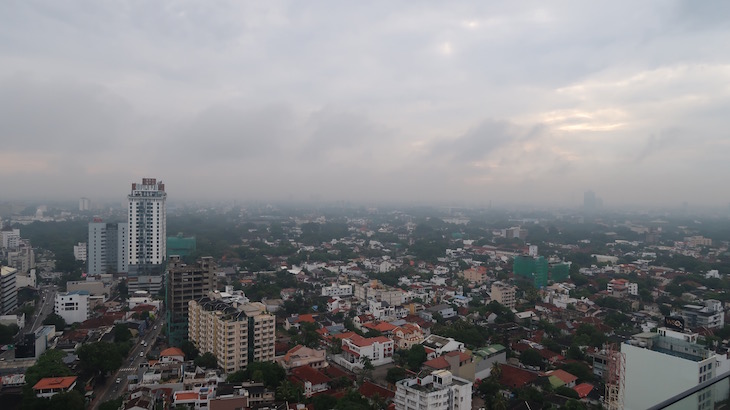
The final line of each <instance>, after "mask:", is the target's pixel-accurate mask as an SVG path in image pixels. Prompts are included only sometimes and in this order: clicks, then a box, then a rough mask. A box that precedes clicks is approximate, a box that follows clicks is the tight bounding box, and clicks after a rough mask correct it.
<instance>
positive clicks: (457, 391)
mask: <svg viewBox="0 0 730 410" xmlns="http://www.w3.org/2000/svg"><path fill="white" fill-rule="evenodd" d="M472 385H473V384H472V382H470V381H468V380H466V379H462V378H460V377H455V376H454V375H453V374H451V372H449V371H448V370H437V371H435V372H432V373H431V374H429V375H427V376H425V377H417V378H413V379H404V380H401V381H399V382H398V383H396V388H397V389H396V392H395V408H396V410H471V396H472V391H471V390H472Z"/></svg>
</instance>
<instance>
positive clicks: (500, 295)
mask: <svg viewBox="0 0 730 410" xmlns="http://www.w3.org/2000/svg"><path fill="white" fill-rule="evenodd" d="M516 294H517V291H516V289H515V287H514V286H510V285H508V284H506V283H502V282H494V283H493V284H492V293H491V295H490V296H491V297H492V300H494V301H496V302H499V303H500V304H502V305H504V306H506V307H507V308H509V309H514V308H515V295H516Z"/></svg>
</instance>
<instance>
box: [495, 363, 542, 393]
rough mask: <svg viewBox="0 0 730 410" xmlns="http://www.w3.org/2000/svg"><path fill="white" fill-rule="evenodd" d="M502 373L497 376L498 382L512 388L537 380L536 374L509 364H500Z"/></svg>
mask: <svg viewBox="0 0 730 410" xmlns="http://www.w3.org/2000/svg"><path fill="white" fill-rule="evenodd" d="M499 368H500V369H501V371H502V374H501V375H500V376H499V384H501V385H503V386H508V387H512V388H518V387H524V386H525V385H527V384H529V383H532V382H534V381H535V380H537V374H535V373H532V372H528V371H527V370H523V369H520V368H517V367H514V366H510V365H506V364H503V365H500V366H499Z"/></svg>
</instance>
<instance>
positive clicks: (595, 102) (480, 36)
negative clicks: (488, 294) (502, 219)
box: [0, 1, 730, 207]
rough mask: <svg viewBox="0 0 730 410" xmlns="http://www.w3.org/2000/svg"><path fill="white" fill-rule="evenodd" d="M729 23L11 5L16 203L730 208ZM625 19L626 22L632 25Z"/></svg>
mask: <svg viewBox="0 0 730 410" xmlns="http://www.w3.org/2000/svg"><path fill="white" fill-rule="evenodd" d="M729 7H730V6H728V5H727V4H726V3H723V2H719V1H713V2H702V3H699V4H698V3H696V2H688V1H674V2H658V1H657V2H644V3H641V4H635V3H629V2H611V3H584V2H566V3H561V4H545V3H544V2H528V3H520V4H519V5H517V4H499V3H497V4H482V3H472V4H468V3H467V4H460V5H458V6H454V5H446V4H438V3H430V4H422V3H421V4H407V3H406V4H392V3H372V4H360V5H356V4H348V5H342V4H333V3H329V2H316V3H306V4H304V3H301V4H300V3H278V2H267V3H265V4H256V3H237V2H233V3H226V2H221V3H215V4H205V5H189V4H184V3H179V2H156V3H154V4H139V5H129V6H128V7H125V8H124V9H122V8H118V7H114V6H113V5H106V4H101V3H99V4H81V3H78V4H74V3H64V4H63V5H59V4H55V3H53V2H45V3H44V2H40V3H33V4H31V3H14V4H5V5H0V27H2V28H1V29H0V50H2V53H0V108H1V109H0V138H2V141H3V142H4V147H3V148H4V149H3V151H2V153H0V170H2V172H0V183H2V185H3V187H5V188H6V189H5V190H4V194H5V195H4V198H8V199H46V200H47V199H63V200H78V198H80V197H88V198H92V200H98V199H99V198H101V199H104V200H109V199H114V198H117V197H118V194H117V193H118V192H120V191H121V190H123V189H124V187H125V186H126V185H127V183H128V181H130V180H140V179H141V178H143V177H145V176H147V175H156V176H158V177H160V178H162V179H163V180H164V181H165V182H166V183H167V184H168V185H169V187H170V189H171V190H172V192H175V199H177V200H199V199H211V198H220V199H223V200H228V199H240V200H288V199H293V200H304V201H308V200H312V199H322V200H326V201H338V200H345V201H354V202H367V201H375V202H387V201H393V202H421V203H448V202H452V201H453V202H467V203H475V204H479V203H481V204H486V203H488V202H490V201H494V202H495V203H502V204H504V203H526V204H538V205H539V204H544V205H573V206H578V205H579V204H580V203H581V202H582V199H583V195H584V192H585V191H588V190H591V191H594V192H596V194H597V195H599V196H600V197H601V198H602V199H603V200H604V205H605V206H607V207H609V206H617V205H629V204H631V205H676V206H679V205H680V204H682V203H683V202H685V201H686V202H689V203H690V204H693V205H699V206H706V205H709V206H724V207H727V204H728V203H729V202H730V193H728V192H726V191H725V190H721V189H717V188H716V186H722V184H723V182H724V178H723V177H724V176H725V175H727V174H728V173H730V161H728V159H730V158H729V155H730V150H728V143H729V142H730V140H728V138H727V136H726V131H725V130H726V129H727V128H728V120H727V119H726V116H725V115H724V113H725V110H724V108H725V107H726V106H727V105H728V103H729V102H730V91H728V90H727V87H725V84H727V81H728V77H729V76H730V69H729V67H730V61H729V57H727V56H726V55H725V53H722V51H721V50H723V49H724V40H723V39H724V38H727V35H728V28H727V26H726V25H724V24H723V23H724V21H726V20H725V18H724V17H725V16H727V15H728V12H729V11H730V9H729ZM627 17H630V18H627Z"/></svg>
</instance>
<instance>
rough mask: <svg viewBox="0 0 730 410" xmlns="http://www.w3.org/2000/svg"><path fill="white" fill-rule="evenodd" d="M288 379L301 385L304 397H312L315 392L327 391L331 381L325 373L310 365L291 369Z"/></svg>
mask: <svg viewBox="0 0 730 410" xmlns="http://www.w3.org/2000/svg"><path fill="white" fill-rule="evenodd" d="M290 380H291V381H292V382H293V383H296V384H299V385H301V386H302V388H303V390H304V396H305V397H312V396H313V395H315V394H317V393H321V392H323V391H327V390H328V389H329V383H330V381H331V380H330V378H329V377H327V375H325V374H324V373H322V372H320V371H319V370H317V369H314V368H312V367H310V366H301V367H296V368H294V369H292V370H291V377H290Z"/></svg>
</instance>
